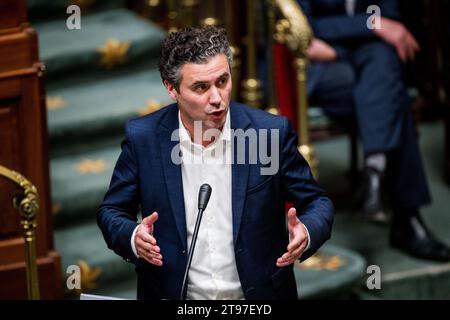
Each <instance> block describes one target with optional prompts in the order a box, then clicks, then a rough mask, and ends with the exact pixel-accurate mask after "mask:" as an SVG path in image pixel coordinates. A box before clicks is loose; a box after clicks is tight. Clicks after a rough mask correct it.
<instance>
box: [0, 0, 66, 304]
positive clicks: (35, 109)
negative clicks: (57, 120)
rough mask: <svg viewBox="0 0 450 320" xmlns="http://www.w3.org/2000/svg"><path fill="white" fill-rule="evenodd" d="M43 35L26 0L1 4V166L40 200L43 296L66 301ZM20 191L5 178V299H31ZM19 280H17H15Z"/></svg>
mask: <svg viewBox="0 0 450 320" xmlns="http://www.w3.org/2000/svg"><path fill="white" fill-rule="evenodd" d="M41 66H42V64H41V63H40V61H39V59H38V47H37V36H36V33H35V32H34V30H33V29H32V28H30V27H29V25H28V23H27V21H26V4H25V0H0V164H2V165H4V166H6V167H8V168H10V169H12V170H15V171H17V172H19V173H21V174H22V175H24V176H25V177H26V178H27V179H28V180H29V181H31V183H33V184H34V185H35V186H36V188H37V190H38V192H39V196H40V207H39V211H38V213H37V223H38V225H37V229H36V238H37V239H36V243H37V257H38V265H39V282H40V292H41V297H42V298H44V299H57V298H62V291H63V290H62V278H61V261H60V257H59V255H58V253H57V252H55V251H54V247H53V226H52V214H51V209H50V208H51V204H50V182H49V161H48V149H47V140H48V139H47V116H46V110H45V93H44V90H43V79H42V69H43V68H42V67H41ZM14 192H15V187H14V186H13V185H12V183H10V182H9V181H6V180H5V179H3V178H1V179H0V299H26V298H27V286H26V273H25V262H24V261H25V246H24V240H23V231H22V227H21V225H20V221H19V219H20V217H19V213H18V212H17V211H16V210H15V209H13V207H12V205H11V199H12V197H13V195H14ZM11 280H13V281H11Z"/></svg>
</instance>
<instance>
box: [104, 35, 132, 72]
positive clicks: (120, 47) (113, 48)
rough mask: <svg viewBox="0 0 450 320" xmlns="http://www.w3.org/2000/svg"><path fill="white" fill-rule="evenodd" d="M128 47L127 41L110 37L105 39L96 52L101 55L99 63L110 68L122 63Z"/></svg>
mask: <svg viewBox="0 0 450 320" xmlns="http://www.w3.org/2000/svg"><path fill="white" fill-rule="evenodd" d="M129 48H130V43H129V42H123V41H119V40H117V39H112V38H111V39H108V40H106V42H105V44H104V45H103V47H101V48H98V49H97V52H99V53H100V55H101V60H100V65H101V66H104V67H105V68H106V69H112V68H113V67H114V66H116V65H119V64H124V63H125V61H126V55H127V52H128V49H129Z"/></svg>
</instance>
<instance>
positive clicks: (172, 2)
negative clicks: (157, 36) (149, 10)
mask: <svg viewBox="0 0 450 320" xmlns="http://www.w3.org/2000/svg"><path fill="white" fill-rule="evenodd" d="M167 8H168V13H167V20H168V28H169V33H172V32H177V30H178V27H177V19H178V12H177V9H178V8H177V1H176V0H167Z"/></svg>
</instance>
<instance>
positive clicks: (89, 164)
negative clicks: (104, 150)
mask: <svg viewBox="0 0 450 320" xmlns="http://www.w3.org/2000/svg"><path fill="white" fill-rule="evenodd" d="M107 168H108V164H107V163H106V162H105V161H104V160H102V159H98V160H91V159H84V160H82V161H80V162H79V163H78V164H76V165H75V169H76V170H77V171H78V172H80V173H83V174H86V173H100V172H103V171H105V170H106V169H107Z"/></svg>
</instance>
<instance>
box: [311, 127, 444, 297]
mask: <svg viewBox="0 0 450 320" xmlns="http://www.w3.org/2000/svg"><path fill="white" fill-rule="evenodd" d="M443 132H444V126H443V124H442V123H440V122H437V123H429V124H423V125H421V126H420V128H419V137H420V140H419V142H420V147H421V150H422V155H423V158H424V165H425V168H426V173H427V176H428V181H429V185H430V189H431V194H432V196H433V203H432V204H431V205H430V206H428V207H424V208H421V212H422V216H423V219H424V220H425V222H426V224H427V226H428V227H429V229H430V230H432V231H433V233H434V234H435V235H436V236H437V237H438V238H439V239H440V240H441V241H443V242H445V243H446V244H450V233H449V232H448V230H450V215H448V203H449V201H448V199H450V189H449V188H448V186H447V185H446V184H445V182H444V180H443V179H442V163H441V161H442V159H443V157H444V154H443V153H444V148H443V147H442V146H443V145H444V134H443ZM346 140H347V139H346V138H344V137H338V138H334V139H329V140H326V141H321V142H319V143H316V144H315V150H316V156H317V157H318V160H319V179H320V182H321V185H322V186H323V187H324V188H325V190H327V192H328V193H329V194H330V195H331V196H332V197H333V200H334V203H335V205H336V208H337V214H336V217H335V223H334V225H333V233H332V238H331V240H330V241H329V244H333V245H337V246H340V247H344V248H349V249H351V250H354V251H356V252H358V253H360V254H361V255H362V256H364V258H365V259H366V261H367V264H368V265H377V266H379V267H380V270H381V289H380V290H378V289H372V290H369V289H368V288H367V287H366V285H365V284H366V281H363V283H362V285H361V287H360V289H359V290H358V296H359V297H360V298H361V299H450V290H449V288H450V263H439V262H434V261H429V260H421V259H417V258H414V257H411V256H409V255H407V254H405V253H403V252H401V251H399V250H396V249H394V248H392V247H391V246H390V245H389V226H383V225H381V226H380V225H374V224H370V223H368V222H365V221H364V220H363V219H362V218H361V216H360V215H359V212H358V210H357V209H356V208H355V206H352V205H351V202H352V199H353V195H352V194H351V191H350V188H349V187H348V186H346V181H345V179H342V176H343V174H344V172H345V168H346V167H347V163H348V159H347V155H346V153H345V152H342V151H341V150H345V149H346V144H347V143H348V142H347V141H346ZM367 277H369V274H367V275H366V277H365V278H366V279H367Z"/></svg>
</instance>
